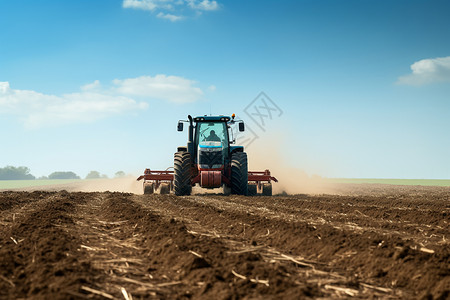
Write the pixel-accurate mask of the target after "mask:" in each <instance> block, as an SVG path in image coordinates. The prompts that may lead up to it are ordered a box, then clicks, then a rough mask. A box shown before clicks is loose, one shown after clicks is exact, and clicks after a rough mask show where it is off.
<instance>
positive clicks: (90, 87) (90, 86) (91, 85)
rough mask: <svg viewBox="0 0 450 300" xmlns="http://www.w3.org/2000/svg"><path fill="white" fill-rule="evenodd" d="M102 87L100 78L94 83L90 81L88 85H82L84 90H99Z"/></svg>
mask: <svg viewBox="0 0 450 300" xmlns="http://www.w3.org/2000/svg"><path fill="white" fill-rule="evenodd" d="M99 88H100V81H99V80H95V81H94V82H92V83H88V84H86V85H83V86H82V87H81V90H82V91H94V90H98V89H99Z"/></svg>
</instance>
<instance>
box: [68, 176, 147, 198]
mask: <svg viewBox="0 0 450 300" xmlns="http://www.w3.org/2000/svg"><path fill="white" fill-rule="evenodd" d="M76 191H80V192H105V191H110V192H125V193H134V194H142V193H143V189H142V181H136V177H124V178H114V179H90V180H83V181H82V182H80V183H79V184H78V186H77V187H76Z"/></svg>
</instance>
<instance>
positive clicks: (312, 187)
mask: <svg viewBox="0 0 450 300" xmlns="http://www.w3.org/2000/svg"><path fill="white" fill-rule="evenodd" d="M283 144H287V143H283V137H282V136H277V137H270V138H269V137H266V136H264V138H260V139H258V140H256V141H255V142H254V143H253V144H251V146H250V147H248V148H247V149H246V152H247V153H248V161H249V170H250V171H264V170H265V169H269V170H270V172H271V175H272V176H274V177H276V178H277V179H278V181H279V182H278V183H274V184H273V193H274V194H276V193H282V192H286V193H288V194H303V193H304V194H325V193H326V194H334V193H336V185H335V184H333V183H331V182H329V181H327V180H326V179H323V178H322V177H320V176H319V175H312V176H311V175H308V174H307V173H306V172H305V171H303V170H301V169H299V168H295V167H293V166H292V165H293V164H296V163H298V161H296V160H298V157H287V156H286V154H285V153H283V151H282V147H283V146H282V145H283ZM289 162H292V163H291V164H289Z"/></svg>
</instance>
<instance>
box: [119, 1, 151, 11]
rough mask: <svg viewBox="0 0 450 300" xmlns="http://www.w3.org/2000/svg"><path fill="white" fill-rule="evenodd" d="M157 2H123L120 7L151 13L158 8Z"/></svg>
mask: <svg viewBox="0 0 450 300" xmlns="http://www.w3.org/2000/svg"><path fill="white" fill-rule="evenodd" d="M155 2H157V1H154V0H123V3H122V6H123V7H124V8H134V9H143V10H150V11H153V10H154V9H155V8H157V7H158V5H157V3H155Z"/></svg>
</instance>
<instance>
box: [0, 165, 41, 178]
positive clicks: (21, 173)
mask: <svg viewBox="0 0 450 300" xmlns="http://www.w3.org/2000/svg"><path fill="white" fill-rule="evenodd" d="M30 179H36V177H34V176H33V175H31V174H30V169H29V168H27V167H13V166H6V167H4V168H0V180H30Z"/></svg>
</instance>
